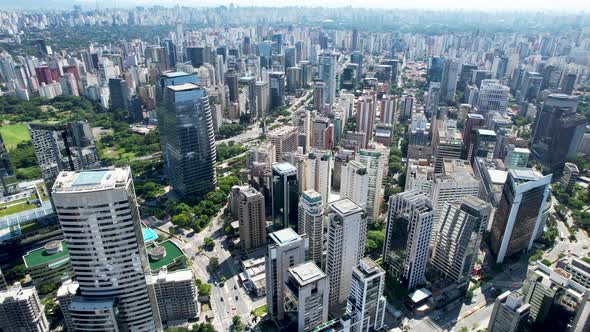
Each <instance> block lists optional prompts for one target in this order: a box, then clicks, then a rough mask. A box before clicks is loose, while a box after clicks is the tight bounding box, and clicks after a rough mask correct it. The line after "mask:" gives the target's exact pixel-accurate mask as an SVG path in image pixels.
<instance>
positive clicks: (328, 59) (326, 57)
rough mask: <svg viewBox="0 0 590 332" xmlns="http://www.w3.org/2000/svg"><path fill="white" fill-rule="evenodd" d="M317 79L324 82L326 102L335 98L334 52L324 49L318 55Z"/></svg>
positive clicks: (335, 62)
mask: <svg viewBox="0 0 590 332" xmlns="http://www.w3.org/2000/svg"><path fill="white" fill-rule="evenodd" d="M319 61H320V66H319V79H320V80H322V81H324V82H325V83H326V104H330V105H332V104H334V101H335V100H336V67H337V66H338V62H337V60H336V54H333V53H332V52H329V51H326V52H324V53H322V54H321V55H320V59H319Z"/></svg>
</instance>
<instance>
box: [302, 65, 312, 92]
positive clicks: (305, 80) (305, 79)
mask: <svg viewBox="0 0 590 332" xmlns="http://www.w3.org/2000/svg"><path fill="white" fill-rule="evenodd" d="M299 67H301V85H302V86H303V88H305V89H307V88H308V87H309V82H310V81H311V73H312V68H311V64H310V63H309V61H301V62H299Z"/></svg>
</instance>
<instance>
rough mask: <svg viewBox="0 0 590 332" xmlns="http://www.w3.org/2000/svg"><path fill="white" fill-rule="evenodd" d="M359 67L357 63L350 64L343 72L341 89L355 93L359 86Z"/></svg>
mask: <svg viewBox="0 0 590 332" xmlns="http://www.w3.org/2000/svg"><path fill="white" fill-rule="evenodd" d="M357 70H358V65H357V64H356V63H349V64H347V65H346V67H345V68H344V69H343V70H342V74H341V75H340V89H345V90H349V91H353V90H354V89H355V88H356V86H357V83H358V82H357V80H356V79H357V74H356V72H357Z"/></svg>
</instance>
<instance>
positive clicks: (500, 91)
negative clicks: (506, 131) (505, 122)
mask: <svg viewBox="0 0 590 332" xmlns="http://www.w3.org/2000/svg"><path fill="white" fill-rule="evenodd" d="M509 96H510V88H509V87H507V86H504V85H502V84H501V83H500V82H499V81H498V80H483V81H482V82H481V88H480V89H479V98H478V102H477V111H478V112H480V113H484V114H485V113H487V112H492V111H497V112H500V113H501V114H504V113H506V106H507V105H508V97H509Z"/></svg>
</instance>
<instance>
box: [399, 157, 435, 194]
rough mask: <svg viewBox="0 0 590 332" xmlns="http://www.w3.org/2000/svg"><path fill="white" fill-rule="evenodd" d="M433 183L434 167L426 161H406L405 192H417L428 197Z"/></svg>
mask: <svg viewBox="0 0 590 332" xmlns="http://www.w3.org/2000/svg"><path fill="white" fill-rule="evenodd" d="M433 183H434V167H433V166H432V163H431V162H430V161H428V160H427V159H408V163H407V171H406V184H405V186H404V188H405V190H407V191H410V190H418V191H420V192H421V193H423V194H426V195H428V196H430V192H431V191H432V185H433Z"/></svg>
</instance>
